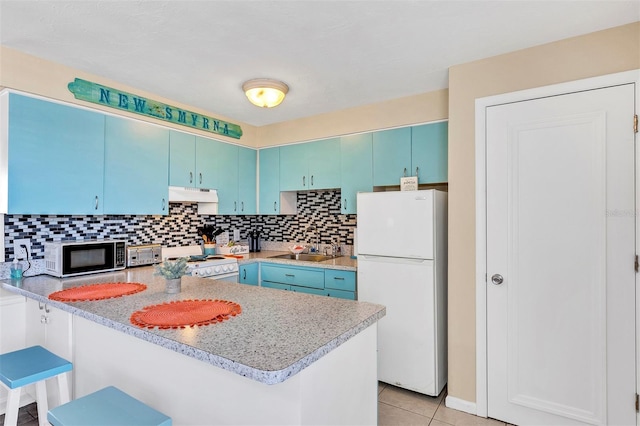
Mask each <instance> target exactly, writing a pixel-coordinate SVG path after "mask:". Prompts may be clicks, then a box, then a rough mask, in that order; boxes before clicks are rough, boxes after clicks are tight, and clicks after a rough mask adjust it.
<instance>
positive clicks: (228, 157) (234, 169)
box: [216, 142, 256, 215]
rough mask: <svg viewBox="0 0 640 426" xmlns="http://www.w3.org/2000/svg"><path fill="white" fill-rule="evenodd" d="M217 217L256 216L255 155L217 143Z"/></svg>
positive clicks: (229, 145)
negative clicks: (226, 215) (223, 215)
mask: <svg viewBox="0 0 640 426" xmlns="http://www.w3.org/2000/svg"><path fill="white" fill-rule="evenodd" d="M216 152H217V156H216V161H217V164H218V173H219V179H218V181H219V185H218V187H217V190H218V213H219V214H228V215H238V214H255V213H256V151H255V150H253V149H250V148H244V147H239V146H237V145H232V144H227V143H222V142H220V143H219V144H218V147H217V150H216Z"/></svg>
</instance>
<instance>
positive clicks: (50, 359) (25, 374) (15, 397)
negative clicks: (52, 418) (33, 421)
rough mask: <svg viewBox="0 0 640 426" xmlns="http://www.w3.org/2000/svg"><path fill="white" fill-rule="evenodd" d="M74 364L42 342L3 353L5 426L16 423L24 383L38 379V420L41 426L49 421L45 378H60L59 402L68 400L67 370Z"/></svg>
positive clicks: (0, 357)
mask: <svg viewBox="0 0 640 426" xmlns="http://www.w3.org/2000/svg"><path fill="white" fill-rule="evenodd" d="M72 368H73V366H72V364H71V363H70V362H69V361H67V360H66V359H64V358H60V357H59V356H57V355H55V354H52V353H51V352H49V351H48V350H46V349H45V348H43V347H42V346H32V347H30V348H25V349H20V350H18V351H14V352H8V353H6V354H2V355H0V382H1V383H2V384H3V385H4V386H5V387H6V388H7V389H8V391H9V395H8V397H7V411H6V413H5V416H4V424H5V426H9V425H12V426H13V425H15V424H16V422H17V420H18V409H19V408H20V391H21V390H22V387H24V386H26V385H30V384H33V383H35V385H36V402H37V403H38V421H39V423H40V426H44V425H46V424H47V422H46V414H47V408H48V407H47V385H46V382H45V380H47V379H50V378H52V377H57V379H58V392H59V395H60V404H65V403H67V402H69V387H68V384H67V375H66V374H64V373H66V372H67V371H71V369H72Z"/></svg>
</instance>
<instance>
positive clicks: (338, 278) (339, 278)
mask: <svg viewBox="0 0 640 426" xmlns="http://www.w3.org/2000/svg"><path fill="white" fill-rule="evenodd" d="M333 279H334V280H340V281H344V278H342V277H333Z"/></svg>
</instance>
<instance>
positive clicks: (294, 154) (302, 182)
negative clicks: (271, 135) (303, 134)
mask: <svg viewBox="0 0 640 426" xmlns="http://www.w3.org/2000/svg"><path fill="white" fill-rule="evenodd" d="M308 146H309V143H300V144H295V145H287V146H281V147H280V191H298V190H307V189H309V186H308V182H307V180H308V178H307V174H308V172H309V157H308V151H309V148H308Z"/></svg>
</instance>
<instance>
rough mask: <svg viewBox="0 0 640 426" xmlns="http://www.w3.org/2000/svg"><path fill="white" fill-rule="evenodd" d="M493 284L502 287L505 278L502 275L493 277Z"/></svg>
mask: <svg viewBox="0 0 640 426" xmlns="http://www.w3.org/2000/svg"><path fill="white" fill-rule="evenodd" d="M491 282H492V283H493V284H495V285H500V284H502V283H503V282H504V278H503V277H502V275H500V274H493V275H491Z"/></svg>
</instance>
